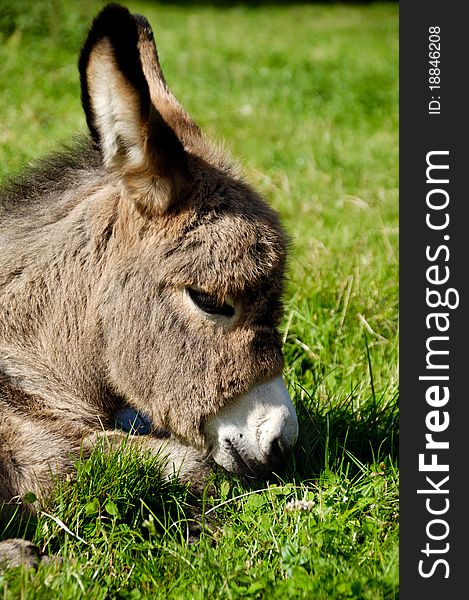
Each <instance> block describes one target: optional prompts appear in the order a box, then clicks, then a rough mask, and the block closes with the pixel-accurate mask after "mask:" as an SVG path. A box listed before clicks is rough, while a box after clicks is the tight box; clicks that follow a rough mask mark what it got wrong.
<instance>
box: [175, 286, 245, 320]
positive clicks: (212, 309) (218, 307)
mask: <svg viewBox="0 0 469 600" xmlns="http://www.w3.org/2000/svg"><path fill="white" fill-rule="evenodd" d="M187 291H188V293H189V296H190V299H191V300H192V302H193V303H194V304H195V305H197V306H198V307H199V308H200V309H201V310H203V311H204V312H206V313H207V314H209V315H222V316H224V317H232V316H233V315H234V314H235V309H234V306H231V304H228V303H227V302H223V303H220V301H219V300H218V298H216V297H215V296H212V295H211V294H207V292H202V291H201V290H195V289H194V288H187Z"/></svg>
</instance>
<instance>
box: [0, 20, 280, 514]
mask: <svg viewBox="0 0 469 600" xmlns="http://www.w3.org/2000/svg"><path fill="white" fill-rule="evenodd" d="M105 10H106V9H105ZM122 10H123V9H122ZM111 13H112V11H110V12H109V11H108V16H107V18H108V19H112V18H114V17H113V15H112V14H111ZM122 14H123V13H121V17H122ZM118 16H119V15H118ZM121 17H119V18H121ZM135 23H136V27H137V32H138V36H139V42H138V50H139V54H140V62H141V65H142V67H141V68H142V69H143V71H144V74H145V78H146V81H147V82H148V88H149V93H150V96H151V106H150V109H149V112H148V111H147V112H148V114H147V113H145V114H143V113H142V114H143V116H141V121H140V122H139V124H138V126H139V127H141V132H142V140H143V141H142V146H143V147H144V152H145V156H144V161H143V163H142V164H141V165H140V166H139V167H138V168H135V165H132V164H130V161H129V160H128V154H127V149H126V147H125V144H124V145H123V146H122V148H120V149H118V151H117V153H116V155H115V156H113V157H112V158H111V159H108V158H106V160H104V159H103V150H102V148H101V145H100V142H99V140H98V143H96V141H95V142H94V143H93V142H92V141H90V140H82V141H80V142H79V143H78V144H77V145H76V146H75V147H73V148H72V149H68V150H66V151H64V152H62V153H60V154H58V155H55V156H52V157H50V158H48V159H46V160H45V161H44V162H42V163H40V164H39V166H37V167H36V168H33V169H30V170H28V171H26V173H25V174H24V175H22V176H21V177H20V178H19V179H17V180H15V181H13V182H10V183H8V184H7V185H6V186H4V189H3V190H2V191H1V195H0V224H1V229H0V299H1V311H2V312H1V316H0V505H1V504H2V503H5V504H4V506H3V513H4V514H5V511H6V506H8V504H9V503H10V502H12V501H14V499H15V498H17V497H19V498H21V496H22V495H23V494H25V493H26V492H29V491H32V492H34V493H35V494H36V495H37V496H38V498H40V499H42V498H44V495H46V494H47V493H48V491H49V490H50V487H51V472H52V473H57V474H59V475H64V474H66V473H68V472H70V470H71V469H72V463H73V457H76V456H78V455H79V453H80V450H81V451H84V452H85V454H86V452H87V451H89V450H90V449H91V448H92V446H93V444H94V442H95V441H96V440H97V439H98V438H99V437H100V436H102V435H105V436H108V437H110V438H111V439H112V440H113V441H114V442H116V443H120V442H121V440H122V439H123V436H124V435H125V434H123V433H121V432H116V431H112V429H113V426H114V415H115V413H116V411H118V410H120V409H124V408H125V407H127V406H130V407H132V408H133V409H134V410H135V411H141V412H142V413H144V414H146V415H148V417H149V418H150V419H151V422H152V424H153V426H154V427H155V433H154V434H153V435H149V436H144V437H143V436H141V437H139V436H134V437H132V438H131V439H132V443H133V444H135V445H141V446H143V447H145V448H148V447H150V448H153V449H154V450H155V451H159V450H160V449H161V446H162V445H164V449H165V450H164V451H165V454H166V455H167V456H168V459H169V463H168V464H169V465H170V466H171V468H169V467H168V469H169V470H172V468H173V463H174V465H175V466H176V468H180V467H181V471H180V472H181V477H182V479H183V480H186V481H188V480H190V481H194V482H197V481H198V480H199V479H200V478H201V477H204V476H205V475H206V473H207V464H208V463H207V459H206V457H207V455H208V454H209V452H210V448H208V447H207V444H206V440H205V438H204V431H203V424H204V422H205V420H206V419H207V418H208V417H210V416H212V415H214V414H216V413H217V411H219V410H220V409H221V408H222V407H224V406H226V405H227V404H228V403H230V402H232V401H233V400H234V399H236V398H237V397H238V396H240V395H242V394H245V393H246V392H247V391H249V390H250V389H251V388H252V387H253V386H254V385H255V384H259V383H262V382H264V381H269V380H270V379H272V378H273V377H276V376H278V375H279V374H280V373H281V371H282V366H283V359H282V352H281V343H280V337H279V334H278V330H277V327H278V323H279V319H280V317H281V311H282V303H281V296H282V290H283V280H284V270H285V261H286V250H287V243H286V237H285V234H284V231H283V229H282V227H281V225H280V223H279V220H278V217H277V215H276V214H275V213H274V211H273V210H271V209H270V208H269V207H268V206H267V204H266V203H265V202H264V200H263V199H262V198H261V197H260V196H259V195H258V194H257V193H256V192H255V191H254V190H253V189H252V188H251V187H250V186H249V185H248V184H246V183H245V182H244V181H243V180H242V179H241V177H240V173H239V171H238V169H237V168H236V167H234V166H233V165H232V164H231V162H230V160H229V159H228V158H227V156H226V154H225V153H224V152H222V151H221V150H220V149H219V148H217V147H215V146H214V145H212V144H210V143H209V142H208V141H207V140H206V138H205V137H204V136H203V134H202V133H201V132H200V130H199V128H198V127H197V125H195V123H194V122H193V121H192V119H191V118H190V117H189V116H188V115H187V113H186V112H185V111H184V110H183V109H182V108H181V106H180V105H179V103H178V102H177V101H176V100H175V98H174V97H173V95H172V94H171V92H170V91H169V90H168V88H167V86H166V82H165V81H164V78H163V76H162V73H161V69H160V66H159V62H158V57H157V54H156V49H155V47H154V43H153V38H152V36H151V30H150V28H149V25H148V23H146V21H145V20H144V19H143V18H141V17H138V18H136V19H135ZM95 30H96V25H95V29H94V30H93V29H92V34H90V37H91V38H92V37H93V35H94V37H95V38H96V39H94V42H93V43H94V45H93V44H91V51H90V54H89V57H88V63H87V64H86V65H85V74H84V76H85V77H88V81H90V82H91V83H90V86H91V87H92V85H94V83H93V75H92V73H91V69H90V67H89V64H90V63H91V62H92V61H95V63H96V64H97V65H98V67H99V68H101V62H100V61H102V60H105V59H106V60H108V57H109V55H110V54H112V52H113V51H114V50H113V47H112V43H111V44H109V43H108V42H107V39H106V38H105V37H101V38H100V37H99V35H97V34H96V31H95ZM93 31H94V33H93ZM92 41H93V40H92ZM113 43H114V42H113ZM117 43H119V42H117ZM101 55H102V56H101ZM102 57H104V58H102ZM85 58H86V57H85ZM109 64H110V65H111V66H110V67H109V68H110V69H116V73H115V77H116V81H118V83H119V82H121V81H123V82H124V83H123V85H122V94H123V97H127V96H126V95H128V96H129V97H130V100H132V101H133V100H134V99H135V102H137V101H140V103H141V105H143V104H144V99H143V100H142V96H143V92H142V91H141V90H140V89H139V88H138V87H132V85H130V84H129V82H128V81H127V80H126V79H125V76H122V73H121V72H119V69H120V66H119V64H118V62H116V61H114V62H112V61H111V62H109ZM87 69H90V73H91V74H89V73H88V70H87ZM119 85H120V84H119ZM98 93H99V92H98ZM118 93H120V92H118ZM85 110H87V107H86V105H85ZM88 110H89V109H88ZM142 111H143V109H142ZM87 116H88V117H89V114H88V115H87ZM164 128H166V129H164ZM100 133H101V135H102V137H103V136H106V135H108V133H107V132H106V131H104V132H100ZM160 133H161V135H163V133H164V135H166V136H168V135H169V136H171V135H174V136H176V137H177V140H179V141H178V142H177V143H176V142H174V144H173V146H174V148H173V149H172V150H171V152H172V153H173V154H171V155H170V156H169V157H168V156H167V155H166V154H165V152H166V147H164V145H162V143H161V141H160V139H159V137H158V136H159V134H160ZM118 142H119V140H118ZM177 144H179V145H180V147H181V148H183V150H182V151H181V148H179V146H178V145H177ZM169 159H171V160H169ZM106 161H107V163H106V164H105V162H106ZM188 286H192V287H196V288H200V289H203V290H205V291H206V292H208V293H210V294H212V295H214V296H215V297H216V298H218V299H219V300H220V301H223V300H224V299H225V298H226V297H227V295H230V296H232V297H234V298H236V299H237V300H238V301H239V302H241V303H242V313H241V316H240V318H239V319H238V320H237V322H236V324H234V325H226V326H220V324H217V323H215V322H214V321H211V320H210V319H207V320H206V321H194V320H193V319H191V318H190V314H189V313H188V311H187V310H186V308H184V306H183V303H182V300H181V299H182V293H183V290H184V289H185V288H186V287H188ZM160 431H165V432H170V434H171V437H170V438H169V439H162V440H161V439H158V435H157V434H158V432H160ZM181 465H182V466H181Z"/></svg>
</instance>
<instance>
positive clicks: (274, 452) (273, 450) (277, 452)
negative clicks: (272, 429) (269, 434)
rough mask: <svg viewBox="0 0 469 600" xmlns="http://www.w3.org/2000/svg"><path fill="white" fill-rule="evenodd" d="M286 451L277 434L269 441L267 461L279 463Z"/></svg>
mask: <svg viewBox="0 0 469 600" xmlns="http://www.w3.org/2000/svg"><path fill="white" fill-rule="evenodd" d="M287 453H288V449H287V448H285V445H284V443H283V440H282V438H281V437H280V436H278V437H276V438H275V439H273V440H272V442H271V445H270V451H269V454H268V458H267V460H268V462H269V463H274V464H275V463H279V462H281V461H282V460H283V459H284V458H285V456H286V455H287Z"/></svg>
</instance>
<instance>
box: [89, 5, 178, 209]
mask: <svg viewBox="0 0 469 600" xmlns="http://www.w3.org/2000/svg"><path fill="white" fill-rule="evenodd" d="M138 43H139V33H138V27H137V23H136V21H135V19H134V17H133V16H132V15H131V13H130V12H129V11H128V10H127V9H126V8H124V7H122V6H119V5H117V4H109V5H108V6H106V7H105V8H104V9H103V10H102V11H101V12H100V13H99V14H98V16H97V17H96V18H95V20H94V21H93V24H92V26H91V29H90V32H89V34H88V38H87V40H86V42H85V44H84V46H83V49H82V51H81V55H80V60H79V70H80V79H81V100H82V104H83V109H84V111H85V115H86V120H87V123H88V127H89V129H90V132H91V136H92V138H93V140H94V142H95V143H96V144H97V145H98V147H99V148H100V150H101V153H102V155H103V160H104V164H105V165H106V166H107V167H108V168H109V169H110V170H112V171H113V173H114V174H115V175H116V176H118V177H120V178H121V180H122V181H123V183H124V184H125V186H126V188H127V193H128V194H129V195H130V196H131V197H132V198H133V199H134V201H135V202H136V203H137V204H138V205H139V208H140V209H141V210H143V211H144V212H149V213H151V212H157V213H162V212H165V211H167V210H170V209H172V208H174V207H175V206H176V205H178V204H179V203H180V202H181V200H182V198H183V196H184V192H185V188H186V182H187V155H186V153H185V151H184V148H183V146H182V144H181V142H180V141H179V139H178V137H177V136H176V134H175V132H174V131H173V129H172V128H171V127H170V126H169V125H168V123H166V121H165V120H164V119H163V117H162V116H161V114H160V113H159V112H158V111H157V110H156V108H155V107H154V106H153V105H152V103H151V99H150V91H149V88H148V82H147V80H146V78H145V75H144V73H143V69H142V64H141V60H140V53H139V49H138Z"/></svg>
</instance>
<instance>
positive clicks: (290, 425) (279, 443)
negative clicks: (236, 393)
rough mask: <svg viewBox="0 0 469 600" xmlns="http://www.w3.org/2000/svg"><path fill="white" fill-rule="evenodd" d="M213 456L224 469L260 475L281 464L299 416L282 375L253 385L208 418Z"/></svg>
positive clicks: (289, 447) (294, 438) (289, 445)
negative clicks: (247, 391) (249, 389)
mask: <svg viewBox="0 0 469 600" xmlns="http://www.w3.org/2000/svg"><path fill="white" fill-rule="evenodd" d="M205 435H206V437H207V441H208V442H209V444H210V447H211V448H212V456H213V458H214V460H215V462H217V463H218V464H219V465H221V466H222V467H224V468H225V469H226V470H227V471H231V472H234V473H239V474H243V475H251V476H257V475H263V474H267V473H269V472H271V471H273V470H275V469H277V468H279V467H281V466H282V465H283V464H284V463H285V462H286V459H287V457H288V455H289V453H290V451H291V449H292V448H293V446H294V445H295V442H296V440H297V437H298V420H297V417H296V413H295V409H294V407H293V404H292V401H291V399H290V395H289V394H288V391H287V388H286V387H285V384H284V382H283V379H282V378H281V377H277V378H276V379H273V380H272V381H269V382H268V383H264V384H262V385H258V386H256V387H254V388H253V389H252V390H251V391H250V392H249V393H247V394H246V395H245V396H242V397H240V398H238V399H237V400H236V401H234V402H233V403H231V404H230V405H229V406H226V407H225V408H223V409H222V410H221V411H220V412H219V413H218V414H217V415H215V416H214V417H211V418H210V419H208V420H207V422H206V424H205Z"/></svg>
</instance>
